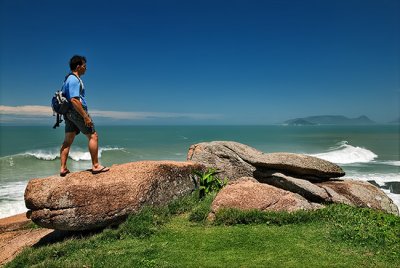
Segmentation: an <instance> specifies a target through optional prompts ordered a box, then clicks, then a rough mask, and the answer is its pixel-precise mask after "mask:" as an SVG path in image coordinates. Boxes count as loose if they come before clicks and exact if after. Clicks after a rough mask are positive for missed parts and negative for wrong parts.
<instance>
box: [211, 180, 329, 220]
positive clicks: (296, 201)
mask: <svg viewBox="0 0 400 268" xmlns="http://www.w3.org/2000/svg"><path fill="white" fill-rule="evenodd" d="M322 207H323V205H321V204H316V203H312V202H309V201H308V200H307V199H305V198H304V197H302V196H300V195H299V194H295V193H292V192H289V191H285V190H282V189H279V188H276V187H274V186H271V185H268V184H264V183H260V182H258V181H257V180H255V179H254V178H251V177H243V178H239V179H238V180H236V181H232V182H230V183H229V184H228V185H227V186H225V187H224V188H223V189H222V190H221V191H220V192H219V193H218V194H217V196H216V197H215V199H214V201H213V203H212V205H211V215H209V218H211V219H212V218H213V215H215V213H216V212H217V211H218V210H220V209H222V208H237V209H240V210H252V209H256V210H261V211H288V212H293V211H297V210H314V209H318V208H322Z"/></svg>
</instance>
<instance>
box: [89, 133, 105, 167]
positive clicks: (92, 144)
mask: <svg viewBox="0 0 400 268" xmlns="http://www.w3.org/2000/svg"><path fill="white" fill-rule="evenodd" d="M86 137H88V139H89V143H88V147H89V152H90V156H91V158H92V171H94V172H96V171H99V170H102V171H108V170H109V168H105V167H103V166H102V165H100V163H99V156H98V153H99V137H98V136H97V132H95V133H93V134H88V135H86Z"/></svg>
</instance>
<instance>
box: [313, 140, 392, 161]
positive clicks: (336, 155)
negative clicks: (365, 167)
mask: <svg viewBox="0 0 400 268" xmlns="http://www.w3.org/2000/svg"><path fill="white" fill-rule="evenodd" d="M312 156H315V157H318V158H321V159H324V160H327V161H330V162H333V163H336V164H353V163H368V162H372V161H373V160H374V159H375V158H377V157H378V156H377V155H376V154H375V153H374V152H372V151H370V150H368V149H365V148H362V147H357V146H352V145H350V144H348V142H347V141H341V142H339V143H338V144H337V145H336V146H335V147H333V148H331V149H330V150H329V151H328V152H326V153H319V154H313V155H312ZM390 162H396V161H390Z"/></svg>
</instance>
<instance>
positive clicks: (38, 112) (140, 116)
mask: <svg viewBox="0 0 400 268" xmlns="http://www.w3.org/2000/svg"><path fill="white" fill-rule="evenodd" d="M52 112H53V111H52V109H51V107H48V106H38V105H26V106H4V105H0V116H2V115H7V119H8V120H7V121H9V120H10V117H11V116H17V117H21V116H24V117H48V116H49V115H51V114H52ZM90 115H91V116H93V117H103V118H109V119H121V120H122V119H123V120H146V119H179V118H186V119H194V120H213V119H221V118H222V116H221V115H218V114H201V113H168V112H122V111H102V110H91V111H90ZM0 121H2V120H0Z"/></svg>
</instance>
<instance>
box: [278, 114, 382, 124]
mask: <svg viewBox="0 0 400 268" xmlns="http://www.w3.org/2000/svg"><path fill="white" fill-rule="evenodd" d="M284 124H287V125H292V126H293V125H295V126H298V125H371V124H376V122H374V121H372V120H371V119H369V118H368V117H367V116H365V115H362V116H359V117H357V118H348V117H346V116H343V115H317V116H308V117H302V118H295V119H290V120H286V121H285V122H284Z"/></svg>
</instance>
